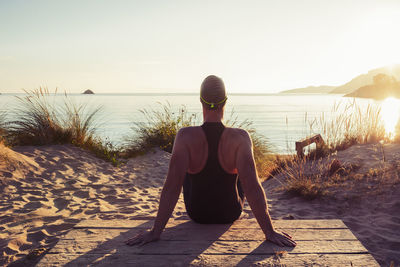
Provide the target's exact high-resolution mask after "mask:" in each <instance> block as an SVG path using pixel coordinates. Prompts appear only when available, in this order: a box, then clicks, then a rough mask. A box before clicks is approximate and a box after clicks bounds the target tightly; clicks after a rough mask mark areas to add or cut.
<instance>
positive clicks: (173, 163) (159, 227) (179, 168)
mask: <svg viewBox="0 0 400 267" xmlns="http://www.w3.org/2000/svg"><path fill="white" fill-rule="evenodd" d="M188 168H189V150H188V147H187V145H186V143H185V136H184V131H183V129H181V130H180V131H179V132H178V133H177V135H176V138H175V142H174V147H173V149H172V155H171V160H170V162H169V168H168V174H167V178H166V180H165V183H164V186H163V189H162V191H161V197H160V204H159V207H158V212H157V217H156V220H155V222H154V226H153V228H152V229H151V230H150V231H148V232H146V233H142V234H138V235H136V236H134V237H132V238H130V239H128V240H127V241H126V242H125V243H126V244H127V245H131V246H132V245H136V244H140V245H144V244H146V243H148V242H151V241H155V240H158V239H159V238H160V235H161V233H162V231H163V230H164V228H165V226H166V224H167V222H168V220H169V218H170V217H171V214H172V212H173V210H174V208H175V205H176V203H177V201H178V198H179V195H180V193H181V190H182V185H183V181H184V179H185V175H186V172H187V170H188Z"/></svg>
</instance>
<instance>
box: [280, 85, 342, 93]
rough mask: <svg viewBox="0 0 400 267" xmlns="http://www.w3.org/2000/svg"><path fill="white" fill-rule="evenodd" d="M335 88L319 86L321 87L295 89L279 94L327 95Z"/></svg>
mask: <svg viewBox="0 0 400 267" xmlns="http://www.w3.org/2000/svg"><path fill="white" fill-rule="evenodd" d="M334 88H335V86H329V85H321V86H308V87H304V88H296V89H291V90H285V91H282V92H280V93H282V94H302V93H303V94H327V93H329V92H331V91H332V90H333V89H334Z"/></svg>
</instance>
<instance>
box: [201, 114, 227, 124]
mask: <svg viewBox="0 0 400 267" xmlns="http://www.w3.org/2000/svg"><path fill="white" fill-rule="evenodd" d="M222 118H223V114H221V113H220V112H205V113H203V121H204V122H222Z"/></svg>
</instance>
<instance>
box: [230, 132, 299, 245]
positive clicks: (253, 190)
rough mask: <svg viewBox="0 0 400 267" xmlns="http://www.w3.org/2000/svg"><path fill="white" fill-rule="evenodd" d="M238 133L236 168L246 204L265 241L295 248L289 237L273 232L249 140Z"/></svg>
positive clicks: (246, 134)
mask: <svg viewBox="0 0 400 267" xmlns="http://www.w3.org/2000/svg"><path fill="white" fill-rule="evenodd" d="M239 131H240V132H239V135H240V142H239V147H238V150H237V153H236V166H237V170H238V174H239V179H240V183H241V185H242V187H243V191H244V194H245V196H246V198H247V202H248V203H249V205H250V208H251V210H252V211H253V214H254V216H255V217H256V219H257V222H258V224H259V225H260V227H261V229H262V231H263V232H264V234H265V237H266V239H267V240H269V241H271V242H273V243H276V244H278V245H280V246H296V242H294V241H293V240H292V239H291V237H290V236H289V235H287V234H286V233H283V234H281V233H278V232H276V231H275V230H274V227H273V225H272V222H271V218H270V216H269V213H268V206H267V200H266V196H265V192H264V189H263V188H262V186H261V184H260V182H259V180H258V176H257V170H256V166H255V162H254V156H253V144H252V142H251V138H250V136H249V134H248V133H247V132H246V131H244V130H239Z"/></svg>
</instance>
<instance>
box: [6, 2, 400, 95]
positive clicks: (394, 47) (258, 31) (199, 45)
mask: <svg viewBox="0 0 400 267" xmlns="http://www.w3.org/2000/svg"><path fill="white" fill-rule="evenodd" d="M399 26H400V1H398V0H393V1H389V0H387V1H385V0H376V1H368V0H362V1H355V0H353V1H347V0H343V1H341V0H335V1H331V0H330V1H324V0H315V1H314V0H308V1H307V0H296V1H287V0H282V1H266V0H265V1H253V0H248V1H235V0H228V1H222V0H221V1H220V0H211V1H208V0H202V1H192V0H182V1H178V0H170V1H152V0H148V1H145V0H143V1H119V0H113V1H102V0H92V1H89V0H80V1H74V0H69V1H59V0H49V1H43V0H42V1H41V0H37V1H30V0H29V1H21V0H13V1H6V0H0V92H22V91H21V89H28V90H29V89H34V88H38V87H39V86H44V87H47V88H49V89H50V90H52V89H54V88H56V87H57V88H58V89H59V90H62V91H67V92H77V93H80V92H82V91H84V90H86V89H92V90H93V91H94V92H96V93H146V92H149V93H158V92H161V93H164V92H188V93H189V92H198V90H199V87H200V84H201V82H202V80H203V79H204V78H205V77H206V76H207V75H209V74H215V75H217V76H220V77H221V78H222V79H223V80H224V82H225V85H226V88H227V90H228V92H232V93H273V92H278V91H281V90H285V89H293V88H299V87H306V86H310V85H334V86H335V85H341V84H344V83H346V82H348V81H349V80H351V79H352V78H354V77H355V76H357V75H359V74H362V73H365V72H367V71H368V70H371V69H374V68H378V67H382V66H387V65H391V64H400V53H399V47H400V34H399Z"/></svg>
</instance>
